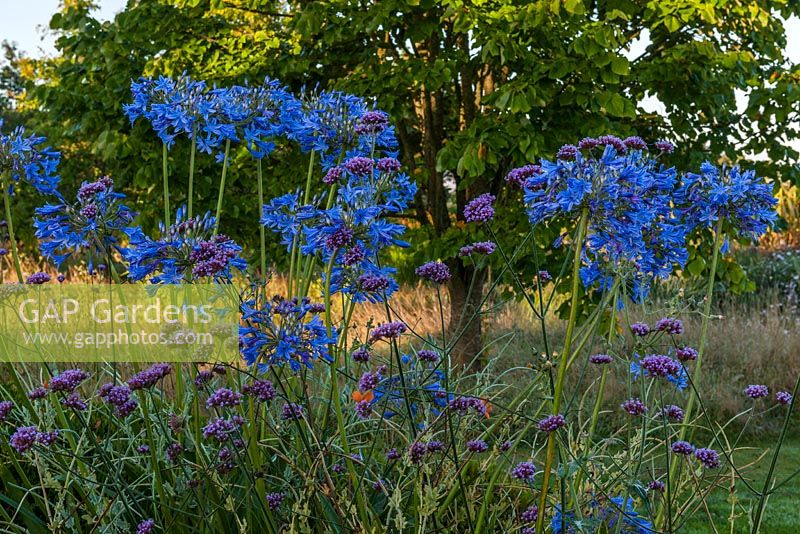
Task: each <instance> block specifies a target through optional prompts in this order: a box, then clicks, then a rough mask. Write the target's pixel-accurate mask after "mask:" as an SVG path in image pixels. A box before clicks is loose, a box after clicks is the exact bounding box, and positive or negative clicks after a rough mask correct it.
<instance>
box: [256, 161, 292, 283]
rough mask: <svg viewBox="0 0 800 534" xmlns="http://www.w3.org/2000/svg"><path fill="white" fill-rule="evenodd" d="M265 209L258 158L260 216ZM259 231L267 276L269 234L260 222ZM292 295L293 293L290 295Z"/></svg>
mask: <svg viewBox="0 0 800 534" xmlns="http://www.w3.org/2000/svg"><path fill="white" fill-rule="evenodd" d="M263 209H264V177H263V174H262V170H261V158H259V159H258V216H259V219H260V218H261V210H263ZM258 233H259V237H260V238H261V278H266V276H267V234H266V229H265V228H264V225H263V224H261V223H259V225H258ZM289 296H291V295H289Z"/></svg>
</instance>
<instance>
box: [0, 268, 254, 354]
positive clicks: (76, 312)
mask: <svg viewBox="0 0 800 534" xmlns="http://www.w3.org/2000/svg"><path fill="white" fill-rule="evenodd" d="M238 309H239V297H238V291H237V289H236V287H234V286H231V285H220V284H207V285H194V284H184V285H137V284H125V285H111V284H108V285H103V284H95V285H79V284H64V285H10V284H9V285H3V286H1V287H0V361H2V362H115V361H116V362H211V361H214V362H234V361H237V359H238V357H239V346H238V325H239V323H238V316H239V314H238Z"/></svg>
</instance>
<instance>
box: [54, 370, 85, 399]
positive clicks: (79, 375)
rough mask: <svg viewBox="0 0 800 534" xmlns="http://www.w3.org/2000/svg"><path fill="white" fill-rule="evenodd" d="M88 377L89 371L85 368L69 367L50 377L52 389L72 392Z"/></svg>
mask: <svg viewBox="0 0 800 534" xmlns="http://www.w3.org/2000/svg"><path fill="white" fill-rule="evenodd" d="M87 378H89V373H87V372H86V371H84V370H83V369H67V370H66V371H63V372H62V373H61V374H59V375H58V376H54V377H53V378H52V379H50V391H63V392H64V393H72V392H73V391H75V389H76V388H77V387H78V386H79V385H80V384H81V382H83V381H84V380H86V379H87Z"/></svg>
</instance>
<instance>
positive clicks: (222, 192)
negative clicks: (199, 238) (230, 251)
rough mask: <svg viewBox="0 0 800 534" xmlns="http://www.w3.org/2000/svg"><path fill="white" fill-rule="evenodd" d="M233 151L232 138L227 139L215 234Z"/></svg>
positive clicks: (217, 231)
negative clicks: (229, 159)
mask: <svg viewBox="0 0 800 534" xmlns="http://www.w3.org/2000/svg"><path fill="white" fill-rule="evenodd" d="M230 152H231V140H230V139H228V140H227V141H225V156H224V157H223V158H222V176H221V177H220V179H219V197H218V198H217V212H216V214H215V216H214V235H217V234H218V233H219V216H220V213H222V200H223V199H224V198H225V177H226V176H227V175H228V156H229V155H230Z"/></svg>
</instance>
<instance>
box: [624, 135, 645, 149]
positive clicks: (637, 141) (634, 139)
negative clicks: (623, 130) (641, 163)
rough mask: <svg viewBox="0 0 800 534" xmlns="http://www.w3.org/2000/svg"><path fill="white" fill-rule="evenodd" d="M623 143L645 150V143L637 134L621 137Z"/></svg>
mask: <svg viewBox="0 0 800 534" xmlns="http://www.w3.org/2000/svg"><path fill="white" fill-rule="evenodd" d="M622 142H623V144H624V145H625V146H626V147H628V148H630V149H633V150H647V143H646V142H645V141H644V139H642V138H641V137H638V136H635V135H634V136H631V137H626V138H625V139H623V141H622Z"/></svg>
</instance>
